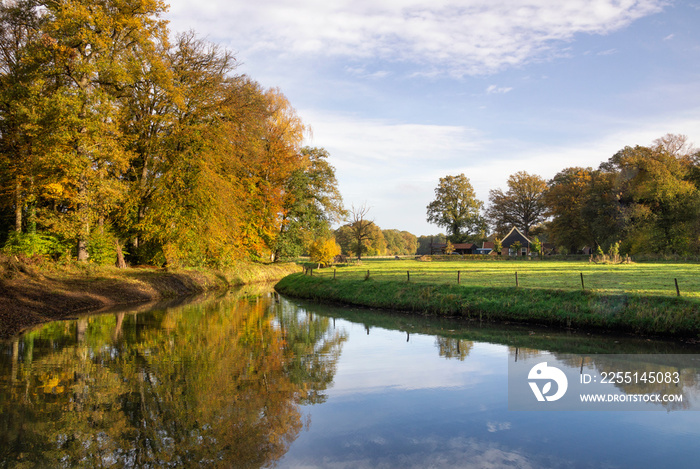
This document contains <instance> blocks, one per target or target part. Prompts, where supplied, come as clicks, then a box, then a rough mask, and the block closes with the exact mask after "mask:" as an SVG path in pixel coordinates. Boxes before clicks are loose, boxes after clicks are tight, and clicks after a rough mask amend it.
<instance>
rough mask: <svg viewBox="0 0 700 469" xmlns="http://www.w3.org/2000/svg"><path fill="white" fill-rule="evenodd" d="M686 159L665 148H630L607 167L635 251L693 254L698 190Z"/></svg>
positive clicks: (699, 210) (629, 245)
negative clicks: (690, 174) (691, 251)
mask: <svg viewBox="0 0 700 469" xmlns="http://www.w3.org/2000/svg"><path fill="white" fill-rule="evenodd" d="M686 161H687V160H686V158H685V157H678V156H675V155H673V154H671V153H669V152H668V151H667V150H666V149H665V148H664V147H663V146H658V145H657V146H656V147H652V148H649V147H641V146H636V147H634V148H632V147H625V148H624V149H623V150H621V151H619V152H618V153H616V154H615V155H614V156H613V157H612V158H610V160H608V162H607V163H605V164H603V165H601V167H603V168H604V169H607V170H609V171H614V172H615V174H616V177H615V189H616V190H617V192H618V193H619V194H620V196H619V203H620V205H621V207H622V210H623V212H624V216H625V220H626V226H625V231H624V233H623V234H624V235H625V236H624V238H625V239H626V241H627V243H626V248H627V250H629V251H631V252H644V251H650V250H653V251H655V252H667V253H670V252H676V253H678V252H688V251H689V250H691V249H692V247H693V246H692V245H693V243H692V238H693V235H694V229H695V226H696V221H697V217H698V214H699V213H700V198H699V197H698V188H697V187H696V186H695V185H694V184H693V183H692V182H691V181H689V180H688V169H689V168H688V164H687V162H686Z"/></svg>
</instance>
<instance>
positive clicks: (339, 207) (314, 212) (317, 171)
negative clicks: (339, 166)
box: [274, 147, 347, 260]
mask: <svg viewBox="0 0 700 469" xmlns="http://www.w3.org/2000/svg"><path fill="white" fill-rule="evenodd" d="M301 156H302V167H301V168H299V169H297V170H295V171H293V172H292V173H291V175H290V177H289V179H288V181H287V182H286V184H285V191H284V207H283V212H282V220H281V223H280V232H279V234H278V236H277V239H276V241H275V244H274V257H275V260H279V259H281V258H285V257H297V256H300V255H301V254H302V253H303V252H304V250H305V249H306V248H307V247H308V245H309V243H310V242H311V240H312V239H313V238H314V237H318V236H319V235H321V234H322V233H324V232H326V231H328V230H329V229H330V226H331V224H332V223H337V222H340V221H341V220H342V219H343V218H344V216H345V215H346V214H347V212H346V211H345V209H344V208H343V198H342V196H341V195H340V191H339V190H338V181H337V179H336V177H335V168H334V167H333V166H332V165H331V164H330V163H329V162H328V157H329V154H328V152H327V151H326V150H324V149H323V148H311V147H304V148H302V150H301Z"/></svg>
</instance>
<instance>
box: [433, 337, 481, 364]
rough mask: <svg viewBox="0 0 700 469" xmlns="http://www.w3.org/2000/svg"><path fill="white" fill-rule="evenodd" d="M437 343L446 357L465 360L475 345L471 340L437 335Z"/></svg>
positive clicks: (441, 354) (441, 353)
mask: <svg viewBox="0 0 700 469" xmlns="http://www.w3.org/2000/svg"><path fill="white" fill-rule="evenodd" d="M435 345H436V346H437V348H438V350H439V351H440V356H441V357H445V358H456V359H458V360H460V361H464V359H465V358H467V357H468V356H469V352H470V351H471V349H472V347H474V342H472V341H471V340H461V339H452V338H449V337H442V336H437V337H435Z"/></svg>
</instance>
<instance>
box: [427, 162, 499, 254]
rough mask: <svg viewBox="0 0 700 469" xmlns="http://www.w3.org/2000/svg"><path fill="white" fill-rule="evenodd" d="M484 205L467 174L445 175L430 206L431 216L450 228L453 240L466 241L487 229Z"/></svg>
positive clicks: (429, 213)
mask: <svg viewBox="0 0 700 469" xmlns="http://www.w3.org/2000/svg"><path fill="white" fill-rule="evenodd" d="M483 205H484V204H483V203H482V202H481V201H480V200H478V199H477V198H476V194H475V192H474V188H473V187H472V185H471V183H470V182H469V179H468V178H467V177H466V176H465V175H464V174H459V175H457V176H445V177H444V178H440V182H439V183H438V186H437V187H436V188H435V200H433V201H432V202H430V204H428V206H427V215H428V218H427V219H428V222H429V223H434V224H436V225H438V226H441V227H444V228H446V229H447V233H448V236H449V237H450V240H451V241H453V242H462V241H464V240H465V239H467V238H469V237H472V236H474V235H479V234H482V233H483V232H484V231H485V229H486V222H485V220H484V219H483V217H482V216H481V215H480V211H481V209H482V208H483Z"/></svg>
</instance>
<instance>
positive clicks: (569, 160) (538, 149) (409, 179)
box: [300, 110, 700, 235]
mask: <svg viewBox="0 0 700 469" xmlns="http://www.w3.org/2000/svg"><path fill="white" fill-rule="evenodd" d="M300 115H301V116H302V118H303V119H304V120H305V121H307V122H313V123H314V124H313V126H314V129H313V130H314V138H313V139H312V140H310V141H308V142H307V143H308V144H310V145H313V146H321V147H324V148H326V149H327V150H328V151H329V152H330V155H331V161H330V162H331V163H332V164H333V165H334V166H335V167H336V175H337V177H338V181H339V186H340V190H341V192H342V194H343V197H344V200H345V203H346V205H347V206H350V204H352V203H354V204H355V205H361V204H362V203H364V202H367V204H368V205H369V206H370V207H371V212H370V215H371V216H372V217H373V218H374V219H375V221H376V222H377V224H378V225H379V226H380V227H381V228H383V229H387V228H398V229H403V230H408V231H411V232H412V233H414V234H416V235H421V234H431V233H437V232H439V231H440V228H438V227H436V226H433V225H429V224H428V223H427V222H426V221H425V207H426V205H427V204H428V203H429V202H430V201H431V200H432V199H433V197H434V193H433V191H434V189H435V186H436V185H437V183H438V180H439V178H441V177H444V176H446V175H448V174H452V175H455V174H460V173H465V174H466V175H467V177H469V179H470V181H471V183H472V185H473V186H474V190H475V191H476V194H477V198H479V199H480V200H482V201H484V202H487V201H488V193H489V190H491V189H496V188H499V187H500V188H505V187H506V181H507V179H508V176H509V175H510V174H513V173H515V172H517V171H521V170H522V171H527V172H529V173H531V174H538V175H540V176H542V177H543V178H545V179H551V178H552V177H553V176H554V175H555V174H556V173H557V172H559V171H561V170H562V169H564V168H567V167H571V166H584V167H585V166H591V167H594V168H595V167H598V165H599V164H600V163H602V162H603V161H606V160H607V159H608V158H610V157H611V156H613V155H614V154H615V153H616V152H617V151H619V150H621V149H622V148H624V147H625V146H626V145H631V146H634V145H649V144H651V142H652V141H653V140H654V139H656V138H658V137H661V136H663V135H665V134H666V133H668V132H671V133H682V134H686V135H687V136H688V137H689V140H690V141H692V142H693V143H695V144H696V145H698V144H700V134H698V131H697V129H698V128H700V117H698V115H697V113H691V114H690V115H687V116H681V115H679V116H677V117H676V118H675V119H672V118H669V117H668V116H658V118H655V119H648V120H647V119H637V120H631V121H629V122H628V121H615V120H614V119H609V120H607V121H606V124H605V125H606V126H607V127H608V129H609V130H607V131H599V130H597V131H594V132H593V133H590V134H588V135H591V136H590V137H589V138H590V140H585V139H584V138H583V137H579V138H576V139H573V140H571V141H569V142H567V143H565V144H560V145H547V144H543V143H541V142H527V141H519V140H517V139H515V138H513V137H509V136H503V137H501V138H499V139H493V138H488V137H487V136H485V135H484V134H482V133H481V132H479V131H477V130H475V129H472V128H468V127H463V126H456V125H453V126H447V125H419V124H412V123H401V122H391V121H387V120H381V119H362V118H359V117H356V116H353V115H350V114H338V113H330V112H320V111H309V110H307V111H301V112H300ZM600 120H601V121H604V120H605V119H604V118H603V117H601V118H600Z"/></svg>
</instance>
